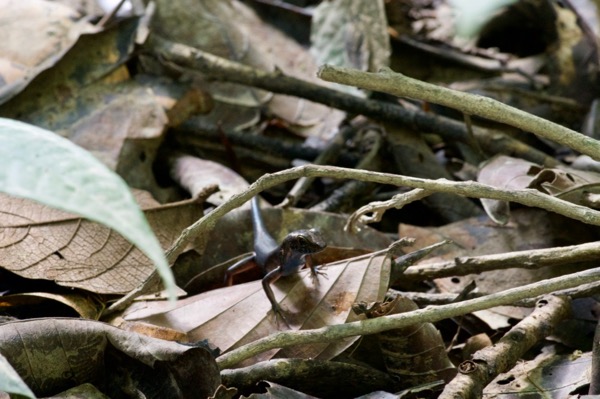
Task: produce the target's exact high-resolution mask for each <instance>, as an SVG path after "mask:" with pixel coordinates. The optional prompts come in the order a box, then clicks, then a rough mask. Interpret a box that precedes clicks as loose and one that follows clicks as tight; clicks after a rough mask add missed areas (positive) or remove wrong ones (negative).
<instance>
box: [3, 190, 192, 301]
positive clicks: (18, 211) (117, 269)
mask: <svg viewBox="0 0 600 399" xmlns="http://www.w3.org/2000/svg"><path fill="white" fill-rule="evenodd" d="M145 201H147V199H146V200H145ZM145 214H146V218H147V219H148V222H149V223H150V226H151V227H152V228H153V230H154V231H155V233H156V236H157V238H158V240H159V242H160V244H161V246H162V248H163V249H166V248H168V247H169V246H170V245H171V243H172V241H173V240H174V239H175V238H177V237H178V236H179V234H180V233H181V231H182V230H183V229H184V228H185V227H187V226H188V225H190V224H191V223H193V222H194V221H195V220H197V218H198V217H200V215H201V209H200V207H199V206H198V204H196V203H195V202H194V201H183V202H180V203H174V204H169V205H165V206H156V205H155V206H154V207H150V208H146V210H145ZM0 266H2V267H4V268H6V269H8V270H10V271H12V272H13V273H16V274H18V275H20V276H23V277H27V278H33V279H38V278H39V279H47V280H54V281H55V282H56V283H58V284H60V285H63V286H67V287H78V288H82V289H85V290H88V291H92V292H97V293H110V294H121V293H126V292H129V291H130V290H132V289H133V288H135V287H137V286H138V285H139V284H140V283H141V282H143V281H144V280H145V279H146V278H147V277H148V276H149V275H150V274H151V273H152V272H153V271H154V266H153V264H152V262H151V261H150V260H149V259H148V258H147V257H146V256H145V255H144V254H143V253H142V252H141V251H139V250H138V249H137V248H135V247H134V246H133V245H132V244H130V243H129V242H128V241H127V240H125V239H124V238H123V237H122V236H120V235H119V234H117V233H115V232H114V231H113V230H111V229H109V228H107V227H104V226H102V225H99V224H97V223H94V222H91V221H88V220H85V219H82V218H79V217H77V216H74V215H72V214H69V213H66V212H63V211H59V210H57V209H53V208H49V207H46V206H44V205H41V204H38V203H36V202H33V201H29V200H25V199H21V198H15V197H10V196H7V195H0Z"/></svg>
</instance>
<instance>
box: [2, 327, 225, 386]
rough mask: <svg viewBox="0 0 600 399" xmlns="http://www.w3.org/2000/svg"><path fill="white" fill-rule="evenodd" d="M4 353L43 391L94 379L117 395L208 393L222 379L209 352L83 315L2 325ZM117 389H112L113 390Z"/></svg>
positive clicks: (25, 378)
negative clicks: (72, 317)
mask: <svg viewBox="0 0 600 399" xmlns="http://www.w3.org/2000/svg"><path fill="white" fill-rule="evenodd" d="M0 352H1V353H2V354H3V355H4V356H5V357H6V359H7V360H8V361H9V363H10V364H11V365H12V366H13V368H14V369H15V370H16V371H17V373H18V374H19V375H20V376H21V378H23V380H24V381H25V383H26V384H27V385H28V386H29V387H30V388H31V389H32V390H33V392H34V393H35V394H36V395H38V396H50V395H54V394H56V393H58V392H61V391H63V390H65V389H68V388H71V387H74V386H77V385H80V384H83V383H92V384H94V385H96V386H97V387H98V388H99V389H101V390H102V391H104V393H105V394H108V395H109V396H111V397H113V395H115V394H122V392H124V391H126V390H127V389H131V387H132V386H135V388H136V389H137V390H138V392H139V393H140V394H144V395H145V397H147V398H159V397H169V398H183V397H186V398H190V397H208V396H210V395H212V394H213V392H214V391H215V389H216V388H217V386H218V385H219V383H220V377H219V371H218V367H217V365H216V362H215V360H214V357H213V355H212V354H211V353H210V351H209V350H208V349H206V348H203V347H193V346H187V345H181V344H178V343H175V342H167V341H162V340H159V339H154V338H149V337H146V336H143V335H139V334H135V333H130V332H126V331H123V330H120V329H118V328H115V327H112V326H109V325H107V324H104V323H100V322H95V321H90V320H81V319H35V320H27V321H18V322H9V323H5V324H2V325H0ZM111 390H112V391H111Z"/></svg>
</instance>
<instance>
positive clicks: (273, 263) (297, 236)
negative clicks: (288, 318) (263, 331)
mask: <svg viewBox="0 0 600 399" xmlns="http://www.w3.org/2000/svg"><path fill="white" fill-rule="evenodd" d="M252 225H253V231H254V254H253V255H252V256H250V257H247V258H244V259H242V260H240V261H239V262H237V263H236V264H234V265H232V266H230V267H229V268H228V269H227V271H226V272H225V282H226V283H227V284H228V285H231V283H232V279H233V276H234V275H235V274H238V273H241V272H242V271H245V270H247V269H248V268H249V267H251V263H250V261H251V260H254V261H255V262H256V263H257V264H258V266H259V267H260V268H261V269H262V271H263V273H264V274H265V276H264V277H263V279H262V286H263V289H264V290H265V293H266V294H267V298H268V299H269V302H271V306H272V308H273V311H274V312H275V313H276V314H278V315H280V316H282V318H283V315H282V311H281V307H280V306H279V304H278V303H277V302H276V301H275V296H274V295H273V290H272V289H271V284H272V283H274V282H275V281H277V280H278V279H279V277H282V276H289V275H290V274H294V273H296V272H297V271H298V270H300V269H301V268H302V267H303V266H304V265H305V264H306V265H308V266H309V267H310V270H311V273H312V275H313V276H316V275H317V270H316V267H315V266H314V265H313V264H312V262H311V261H310V255H311V254H314V253H317V252H320V251H322V250H323V249H325V247H326V246H327V244H326V243H325V240H324V239H323V237H322V236H321V234H320V233H319V231H318V230H315V229H310V230H296V231H292V232H291V233H289V234H288V235H287V236H286V237H285V238H284V239H283V241H282V242H281V244H279V245H278V244H277V242H276V241H275V240H274V239H273V237H272V236H271V235H270V234H269V232H268V231H267V228H266V226H265V224H264V222H263V220H262V216H261V213H260V205H259V204H258V197H254V198H253V199H252ZM284 320H285V319H284Z"/></svg>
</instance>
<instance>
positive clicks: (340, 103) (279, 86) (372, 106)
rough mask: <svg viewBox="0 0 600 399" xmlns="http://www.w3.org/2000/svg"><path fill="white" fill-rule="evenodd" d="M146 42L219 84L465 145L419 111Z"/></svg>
mask: <svg viewBox="0 0 600 399" xmlns="http://www.w3.org/2000/svg"><path fill="white" fill-rule="evenodd" d="M147 44H148V47H149V48H151V49H152V51H153V52H155V53H156V54H157V55H158V57H159V58H161V59H165V60H169V61H171V62H173V63H175V64H177V65H180V66H183V67H186V68H191V69H194V70H197V71H200V72H202V73H204V74H206V75H208V76H210V77H212V78H214V79H217V80H222V81H227V82H234V83H239V84H243V85H247V86H252V87H257V88H261V89H264V90H269V91H271V92H273V93H280V94H287V95H291V96H296V97H300V98H305V99H307V100H310V101H314V102H316V103H319V104H325V105H328V106H330V107H334V108H338V109H341V110H344V111H346V112H349V113H351V114H361V115H365V116H368V117H371V118H373V119H375V120H377V121H380V120H383V121H388V122H391V123H397V124H400V125H402V126H408V127H410V128H412V129H414V130H416V131H424V132H432V133H436V134H439V135H440V136H442V137H444V138H445V139H446V140H448V141H463V142H465V143H468V142H469V138H468V135H467V130H466V128H465V126H464V124H463V123H461V122H458V121H455V120H452V119H450V118H446V117H442V116H435V115H432V114H428V113H426V112H423V111H417V110H408V109H405V108H402V107H400V106H399V105H397V104H392V103H388V102H384V101H377V100H370V99H364V98H359V97H356V96H353V95H350V94H346V93H343V92H340V91H337V90H333V89H330V88H327V87H323V86H320V85H317V84H314V83H310V82H307V81H304V80H302V79H297V78H294V77H291V76H289V75H286V74H285V73H283V72H282V71H280V70H277V71H275V72H269V71H265V70H260V69H257V68H253V67H250V66H247V65H243V64H240V63H237V62H233V61H229V60H227V59H225V58H221V57H217V56H215V55H212V54H209V53H206V52H203V51H201V50H199V49H196V48H194V47H190V46H186V45H184V44H180V43H174V42H171V41H168V40H165V39H163V38H160V37H158V36H157V35H155V34H154V35H151V36H150V37H149V39H148V43H147ZM473 132H474V134H475V136H476V137H477V139H478V140H479V144H480V145H481V147H483V149H485V150H486V151H488V152H489V153H499V152H501V153H506V154H513V156H515V157H520V158H523V159H527V160H529V161H531V162H535V163H538V164H541V165H546V166H555V165H558V164H559V162H558V161H556V160H555V159H554V158H552V157H550V156H548V155H547V154H544V153H543V152H542V151H539V150H536V149H535V148H532V147H530V146H528V145H526V144H524V143H522V142H521V141H518V140H515V139H513V138H511V137H509V136H507V135H505V134H502V133H500V132H498V131H488V130H486V129H481V128H477V129H473Z"/></svg>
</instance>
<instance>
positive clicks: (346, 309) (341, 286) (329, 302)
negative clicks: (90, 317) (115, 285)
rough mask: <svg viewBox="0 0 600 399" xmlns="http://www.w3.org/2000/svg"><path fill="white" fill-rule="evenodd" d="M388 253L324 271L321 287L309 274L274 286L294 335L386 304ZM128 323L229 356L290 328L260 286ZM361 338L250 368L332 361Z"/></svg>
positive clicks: (152, 306) (143, 309) (214, 294)
mask: <svg viewBox="0 0 600 399" xmlns="http://www.w3.org/2000/svg"><path fill="white" fill-rule="evenodd" d="M390 265H391V262H390V258H389V257H388V255H387V254H386V253H384V254H377V255H372V254H368V255H363V256H359V257H356V258H352V259H348V260H345V261H341V262H336V263H333V264H328V265H326V266H324V268H323V270H324V271H325V273H326V277H323V276H320V277H319V280H318V283H316V284H315V282H314V281H313V279H312V276H311V275H310V272H309V271H308V270H303V271H301V272H300V273H299V275H295V276H290V277H287V278H282V279H280V280H278V281H277V282H276V283H275V284H272V288H273V293H274V294H275V298H276V300H277V302H278V303H279V304H280V305H281V306H282V308H283V309H284V313H285V318H286V320H287V321H288V323H289V324H290V327H291V328H292V329H294V330H299V329H312V328H319V327H322V326H325V325H332V324H342V323H345V322H347V321H354V320H357V319H358V316H356V315H355V314H354V313H353V312H352V304H353V303H354V302H355V301H374V300H380V299H382V298H383V295H384V294H385V292H386V290H387V287H388V282H389V275H390ZM123 318H124V319H125V320H127V321H130V322H131V321H142V322H145V323H150V324H155V325H158V326H162V327H168V328H172V329H175V330H179V331H183V332H186V333H187V334H188V338H189V339H190V340H191V341H198V340H202V339H208V340H209V342H210V343H211V344H213V345H216V346H218V347H219V348H220V349H221V351H223V352H226V351H228V350H231V349H234V348H236V347H239V346H241V345H244V344H247V343H249V342H252V341H255V340H256V339H258V338H262V337H264V336H266V335H268V334H270V333H273V332H276V331H278V330H280V329H283V328H285V325H284V323H283V322H281V321H280V320H279V321H278V320H276V319H275V317H274V314H273V313H272V312H271V304H270V302H269V300H268V299H267V297H266V295H265V292H264V291H263V288H262V284H261V282H260V281H254V282H250V283H246V284H240V285H236V286H233V287H227V288H222V289H218V290H213V291H209V292H205V293H203V294H199V295H196V296H192V297H189V298H186V299H183V300H180V301H178V303H177V305H176V306H175V307H174V308H173V307H172V306H170V304H168V303H167V302H160V303H159V302H145V303H136V304H133V305H132V306H131V307H130V308H129V309H128V310H127V311H126V312H125V314H124V316H123ZM355 340H356V338H351V339H348V340H344V341H340V342H336V343H332V344H328V343H323V344H313V345H309V346H303V347H294V348H287V349H283V350H280V351H277V350H274V351H270V352H267V353H263V354H261V355H259V356H257V357H256V358H254V359H252V360H249V361H248V362H247V363H253V362H256V361H260V360H266V359H269V358H272V357H274V356H276V357H303V358H321V359H329V358H331V357H333V356H335V355H336V354H339V353H340V352H341V351H343V350H344V349H345V348H347V347H348V346H349V345H351V344H352V342H354V341H355Z"/></svg>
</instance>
